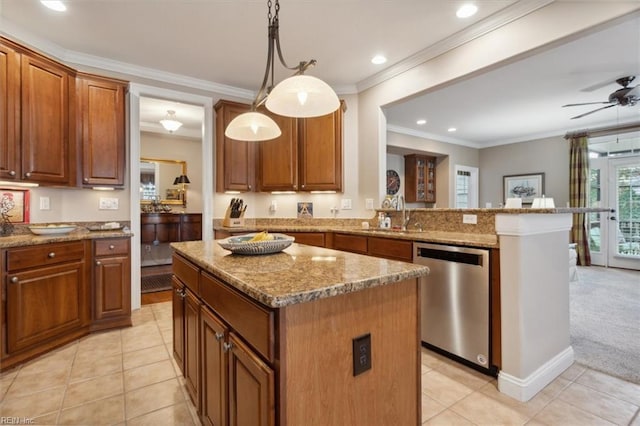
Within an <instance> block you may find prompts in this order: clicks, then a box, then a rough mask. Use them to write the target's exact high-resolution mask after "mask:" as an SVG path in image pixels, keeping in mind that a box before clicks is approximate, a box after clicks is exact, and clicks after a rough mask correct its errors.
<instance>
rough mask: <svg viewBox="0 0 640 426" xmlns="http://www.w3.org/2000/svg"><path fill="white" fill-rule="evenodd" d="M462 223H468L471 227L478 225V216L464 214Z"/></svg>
mask: <svg viewBox="0 0 640 426" xmlns="http://www.w3.org/2000/svg"><path fill="white" fill-rule="evenodd" d="M462 223H468V224H470V225H477V224H478V215H475V214H463V215H462Z"/></svg>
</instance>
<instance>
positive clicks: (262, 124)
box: [224, 111, 282, 142]
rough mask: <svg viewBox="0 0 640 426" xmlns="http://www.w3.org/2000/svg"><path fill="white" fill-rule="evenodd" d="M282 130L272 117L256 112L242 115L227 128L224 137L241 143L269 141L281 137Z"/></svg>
mask: <svg viewBox="0 0 640 426" xmlns="http://www.w3.org/2000/svg"><path fill="white" fill-rule="evenodd" d="M281 134H282V132H281V131H280V128H279V127H278V125H277V124H276V122H275V121H273V120H272V119H271V118H270V117H268V116H266V115H264V114H262V113H259V112H255V111H251V112H245V113H244V114H240V115H239V116H237V117H236V118H234V119H233V120H231V122H230V123H229V125H228V126H227V129H226V130H225V131H224V135H225V136H226V137H228V138H230V139H235V140H239V141H252V142H258V141H267V140H269V139H275V138H277V137H278V136H280V135H281Z"/></svg>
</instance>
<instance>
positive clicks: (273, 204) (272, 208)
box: [269, 200, 278, 213]
mask: <svg viewBox="0 0 640 426" xmlns="http://www.w3.org/2000/svg"><path fill="white" fill-rule="evenodd" d="M276 210H278V203H277V202H276V200H271V204H270V205H269V211H270V212H272V213H274V212H275V211H276Z"/></svg>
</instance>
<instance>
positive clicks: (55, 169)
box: [21, 54, 76, 185]
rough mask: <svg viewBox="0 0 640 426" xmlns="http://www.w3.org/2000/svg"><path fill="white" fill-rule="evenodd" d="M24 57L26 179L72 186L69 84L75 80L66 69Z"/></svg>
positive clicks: (73, 148)
mask: <svg viewBox="0 0 640 426" xmlns="http://www.w3.org/2000/svg"><path fill="white" fill-rule="evenodd" d="M21 56H22V64H21V72H22V87H21V90H22V111H21V113H22V115H21V118H22V156H21V158H22V179H24V180H28V181H34V182H40V183H48V184H59V185H72V184H73V178H74V177H75V164H76V161H75V157H74V156H75V154H76V151H75V145H73V146H72V144H71V142H70V141H71V140H72V134H75V133H74V132H73V129H72V127H70V126H69V106H70V105H69V92H70V90H69V87H70V84H71V85H73V83H70V78H69V74H68V71H67V70H66V69H65V68H62V67H61V66H57V65H56V64H55V63H53V62H50V61H46V60H44V59H39V58H35V57H31V56H29V55H27V54H22V55H21ZM72 172H73V173H72ZM72 175H73V176H72Z"/></svg>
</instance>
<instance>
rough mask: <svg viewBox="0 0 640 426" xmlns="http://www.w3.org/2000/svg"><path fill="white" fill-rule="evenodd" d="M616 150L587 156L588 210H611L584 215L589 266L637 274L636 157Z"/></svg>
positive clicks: (639, 169)
mask: <svg viewBox="0 0 640 426" xmlns="http://www.w3.org/2000/svg"><path fill="white" fill-rule="evenodd" d="M620 148H621V147H620V146H618V147H617V149H618V151H617V152H616V151H613V152H612V151H608V152H607V153H606V154H604V153H603V152H602V151H592V153H591V159H590V162H589V169H590V190H589V197H590V201H589V206H590V207H608V208H610V209H611V210H610V211H609V212H597V213H589V215H588V229H589V248H590V251H591V263H592V264H593V265H598V266H608V267H615V268H625V269H634V270H640V154H637V153H634V152H633V150H632V151H631V153H630V154H629V153H628V150H627V149H624V151H626V152H621V151H622V150H620ZM636 152H637V151H636ZM616 154H617V155H616Z"/></svg>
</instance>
